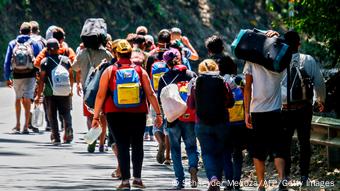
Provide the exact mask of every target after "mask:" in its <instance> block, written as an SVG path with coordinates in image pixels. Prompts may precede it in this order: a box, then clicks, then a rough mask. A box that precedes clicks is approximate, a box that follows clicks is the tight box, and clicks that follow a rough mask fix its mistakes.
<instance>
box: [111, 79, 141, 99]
mask: <svg viewBox="0 0 340 191" xmlns="http://www.w3.org/2000/svg"><path fill="white" fill-rule="evenodd" d="M117 92H118V104H139V103H140V102H141V100H140V85H139V83H126V84H119V85H118V86H117Z"/></svg>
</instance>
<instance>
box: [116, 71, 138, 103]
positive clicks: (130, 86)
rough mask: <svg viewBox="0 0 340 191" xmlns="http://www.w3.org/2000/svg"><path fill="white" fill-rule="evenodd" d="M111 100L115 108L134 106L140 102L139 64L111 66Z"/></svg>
mask: <svg viewBox="0 0 340 191" xmlns="http://www.w3.org/2000/svg"><path fill="white" fill-rule="evenodd" d="M112 74H113V85H114V90H113V102H114V104H115V106H116V107H117V108H134V107H138V106H140V105H141V103H142V98H143V88H142V83H141V79H142V69H141V67H140V66H131V67H129V68H121V67H119V66H118V67H117V66H113V69H112Z"/></svg>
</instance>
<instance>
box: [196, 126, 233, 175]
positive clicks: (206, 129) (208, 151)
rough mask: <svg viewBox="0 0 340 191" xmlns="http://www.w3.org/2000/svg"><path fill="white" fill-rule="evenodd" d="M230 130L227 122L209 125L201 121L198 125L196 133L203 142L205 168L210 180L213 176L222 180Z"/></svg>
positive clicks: (201, 142)
mask: <svg viewBox="0 0 340 191" xmlns="http://www.w3.org/2000/svg"><path fill="white" fill-rule="evenodd" d="M228 131H229V129H228V127H227V123H218V124H214V125H207V124H204V123H202V122H199V123H198V124H197V126H196V135H197V138H198V140H199V142H200V144H201V150H202V158H203V163H204V168H205V172H206V175H207V177H208V179H209V181H210V180H211V178H212V177H216V178H217V179H218V180H220V181H222V172H223V166H224V154H225V150H226V145H227V141H228V140H229V137H228V135H229V134H228Z"/></svg>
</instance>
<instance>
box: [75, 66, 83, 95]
mask: <svg viewBox="0 0 340 191" xmlns="http://www.w3.org/2000/svg"><path fill="white" fill-rule="evenodd" d="M80 80H81V71H80V70H78V71H76V84H77V94H78V96H81V94H82V93H81V92H82V85H81V83H80Z"/></svg>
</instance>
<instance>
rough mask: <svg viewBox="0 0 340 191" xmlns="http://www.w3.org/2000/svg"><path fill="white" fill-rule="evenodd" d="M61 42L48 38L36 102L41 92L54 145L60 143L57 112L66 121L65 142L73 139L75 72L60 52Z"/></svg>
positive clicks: (38, 100)
mask: <svg viewBox="0 0 340 191" xmlns="http://www.w3.org/2000/svg"><path fill="white" fill-rule="evenodd" d="M58 51H59V42H58V40H57V39H55V38H51V39H49V40H47V53H48V56H47V57H46V58H44V59H43V60H42V62H41V63H42V64H41V72H40V78H39V79H40V81H39V87H38V92H37V96H36V98H35V102H36V103H39V102H40V96H41V93H42V92H44V97H45V99H46V104H47V112H48V120H49V122H50V125H51V128H52V133H51V141H52V144H54V145H60V143H61V141H60V135H59V127H58V119H57V117H56V116H57V113H58V111H59V114H60V115H61V116H62V119H63V120H62V121H64V123H65V124H64V125H65V132H64V143H71V142H72V140H73V129H72V117H71V99H70V97H71V96H72V89H73V88H72V87H73V72H72V68H71V62H70V60H69V58H68V57H66V56H62V55H59V54H58Z"/></svg>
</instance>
